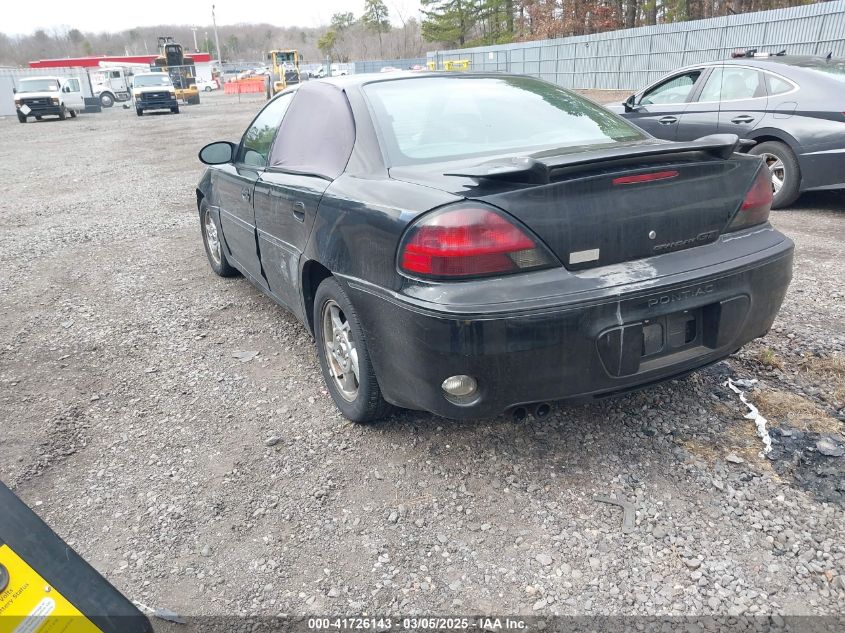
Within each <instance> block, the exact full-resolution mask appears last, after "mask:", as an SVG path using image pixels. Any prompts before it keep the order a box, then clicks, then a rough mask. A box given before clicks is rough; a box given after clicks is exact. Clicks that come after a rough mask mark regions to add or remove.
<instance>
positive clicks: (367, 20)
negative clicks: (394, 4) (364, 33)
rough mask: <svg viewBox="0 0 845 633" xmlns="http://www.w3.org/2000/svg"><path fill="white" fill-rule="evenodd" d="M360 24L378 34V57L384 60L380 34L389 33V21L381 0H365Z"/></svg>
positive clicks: (385, 7)
mask: <svg viewBox="0 0 845 633" xmlns="http://www.w3.org/2000/svg"><path fill="white" fill-rule="evenodd" d="M361 22H362V23H363V24H364V26H366V27H367V28H368V29H370V30H372V31H375V32H376V33H378V50H379V55H381V57H382V59H384V47H383V45H382V41H381V34H382V33H387V32H388V31H390V19H389V17H388V14H387V5H385V4H384V2H383V0H365V2H364V15H362V16H361Z"/></svg>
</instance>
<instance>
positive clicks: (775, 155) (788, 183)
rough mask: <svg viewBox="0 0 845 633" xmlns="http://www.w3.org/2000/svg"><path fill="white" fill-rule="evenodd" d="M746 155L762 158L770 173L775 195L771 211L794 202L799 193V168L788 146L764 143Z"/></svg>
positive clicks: (774, 142) (770, 142)
mask: <svg viewBox="0 0 845 633" xmlns="http://www.w3.org/2000/svg"><path fill="white" fill-rule="evenodd" d="M748 153H749V154H752V155H754V156H760V157H762V158H763V162H764V163H765V164H766V166H767V167H768V168H769V170H770V171H771V172H772V183H773V184H772V187H773V190H774V194H775V195H774V200H773V201H772V209H783V208H784V207H788V206H789V205H790V204H792V203H793V202H795V200H796V199H797V198H798V196H799V195H800V193H801V191H800V189H801V168H800V167H799V166H798V159H797V158H795V154H794V153H793V151H792V150H791V149H790V148H789V146H788V145H786V144H785V143H779V142H778V141H766V142H764V143H760V144H759V145H755V146H754V147H752V148H751V149H750V150H749V152H748ZM776 179H777V180H780V181H781V183H782V184H781V185H780V187H778V186H776V184H775V183H776V182H777V180H776Z"/></svg>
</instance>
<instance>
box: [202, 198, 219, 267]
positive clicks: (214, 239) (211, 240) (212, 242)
mask: <svg viewBox="0 0 845 633" xmlns="http://www.w3.org/2000/svg"><path fill="white" fill-rule="evenodd" d="M204 224H205V241H206V243H207V244H208V252H209V253H210V254H211V259H213V260H214V263H215V264H217V265H218V266H219V265H220V262H221V260H222V252H221V250H220V238H219V237H218V235H217V225H216V224H215V223H214V219H213V218H212V217H211V213H209V212H208V211H206V213H205V221H204Z"/></svg>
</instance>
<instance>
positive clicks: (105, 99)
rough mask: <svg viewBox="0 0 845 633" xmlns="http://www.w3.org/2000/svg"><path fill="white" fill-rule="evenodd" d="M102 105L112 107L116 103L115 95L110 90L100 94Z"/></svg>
mask: <svg viewBox="0 0 845 633" xmlns="http://www.w3.org/2000/svg"><path fill="white" fill-rule="evenodd" d="M100 105H101V106H103V107H104V108H110V107H112V106H113V105H114V97H113V96H112V95H111V94H109V93H108V92H104V93H103V94H101V95H100Z"/></svg>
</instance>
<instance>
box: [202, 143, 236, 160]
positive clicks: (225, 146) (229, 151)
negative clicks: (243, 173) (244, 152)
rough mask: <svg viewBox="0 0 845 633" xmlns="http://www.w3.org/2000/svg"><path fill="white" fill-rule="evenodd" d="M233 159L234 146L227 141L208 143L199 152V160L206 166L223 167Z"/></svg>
mask: <svg viewBox="0 0 845 633" xmlns="http://www.w3.org/2000/svg"><path fill="white" fill-rule="evenodd" d="M234 158H235V144H234V143H230V142H229V141H216V142H214V143H209V144H208V145H206V146H205V147H203V148H202V149H201V150H200V152H199V159H200V161H202V162H203V163H205V164H206V165H225V164H226V163H231V162H232V161H233V160H234Z"/></svg>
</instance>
